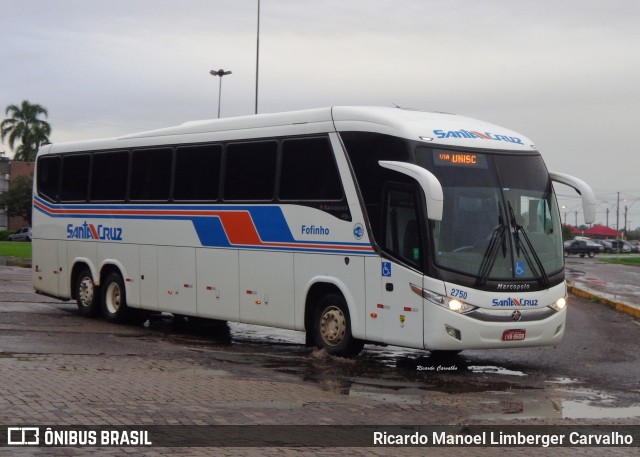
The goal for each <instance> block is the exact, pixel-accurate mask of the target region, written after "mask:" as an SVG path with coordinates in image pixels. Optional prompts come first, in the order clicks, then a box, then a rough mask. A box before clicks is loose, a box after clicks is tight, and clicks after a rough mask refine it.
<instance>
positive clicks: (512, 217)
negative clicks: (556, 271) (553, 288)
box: [507, 202, 550, 286]
mask: <svg viewBox="0 0 640 457" xmlns="http://www.w3.org/2000/svg"><path fill="white" fill-rule="evenodd" d="M507 205H508V206H509V219H510V220H511V225H512V226H513V228H514V235H515V244H516V255H517V256H518V257H520V245H521V241H520V235H519V234H520V233H521V234H522V238H523V239H524V242H525V243H526V245H527V247H528V248H529V252H530V253H531V256H529V252H527V250H526V249H522V254H523V256H524V259H525V260H526V262H527V264H528V265H529V266H530V267H531V268H532V269H533V270H534V275H536V276H540V277H542V282H543V283H544V285H545V286H549V284H550V282H549V276H547V272H546V271H545V269H544V265H543V264H542V261H541V260H540V257H538V254H537V253H536V250H535V249H534V247H533V244H532V243H531V240H530V239H529V235H527V231H526V230H525V229H524V227H523V226H522V225H520V224H518V221H517V219H516V216H515V214H514V212H513V207H512V206H511V202H507ZM531 257H533V261H532V260H531ZM534 262H535V265H534ZM535 266H537V267H538V269H539V273H538V271H536V268H535Z"/></svg>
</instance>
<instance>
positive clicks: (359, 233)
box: [353, 224, 364, 240]
mask: <svg viewBox="0 0 640 457" xmlns="http://www.w3.org/2000/svg"><path fill="white" fill-rule="evenodd" d="M353 236H354V237H355V238H356V240H361V239H362V237H363V236H364V227H363V226H362V224H356V225H355V227H353Z"/></svg>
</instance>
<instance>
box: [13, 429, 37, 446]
mask: <svg viewBox="0 0 640 457" xmlns="http://www.w3.org/2000/svg"><path fill="white" fill-rule="evenodd" d="M7 444H8V445H9V446H38V445H39V444H40V428H39V427H9V428H7Z"/></svg>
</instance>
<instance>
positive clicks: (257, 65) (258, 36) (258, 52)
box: [255, 0, 260, 114]
mask: <svg viewBox="0 0 640 457" xmlns="http://www.w3.org/2000/svg"><path fill="white" fill-rule="evenodd" d="M259 67H260V0H258V30H257V32H256V112H255V114H258V73H259Z"/></svg>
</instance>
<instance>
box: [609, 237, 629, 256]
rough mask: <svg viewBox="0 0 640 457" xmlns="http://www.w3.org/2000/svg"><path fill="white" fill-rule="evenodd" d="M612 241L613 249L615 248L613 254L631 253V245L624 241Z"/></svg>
mask: <svg viewBox="0 0 640 457" xmlns="http://www.w3.org/2000/svg"><path fill="white" fill-rule="evenodd" d="M610 241H611V247H612V248H613V251H612V252H618V253H620V252H622V253H628V252H631V245H630V244H629V243H628V242H626V241H623V240H610Z"/></svg>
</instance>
